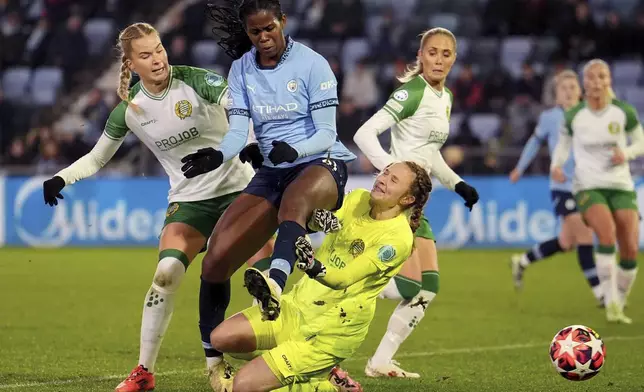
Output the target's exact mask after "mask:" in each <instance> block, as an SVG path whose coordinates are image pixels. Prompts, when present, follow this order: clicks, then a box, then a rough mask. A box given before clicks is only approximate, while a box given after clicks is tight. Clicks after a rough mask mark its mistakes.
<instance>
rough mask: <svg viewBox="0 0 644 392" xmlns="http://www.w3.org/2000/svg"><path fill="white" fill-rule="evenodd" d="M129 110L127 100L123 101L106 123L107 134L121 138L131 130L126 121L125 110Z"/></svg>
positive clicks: (117, 138)
mask: <svg viewBox="0 0 644 392" xmlns="http://www.w3.org/2000/svg"><path fill="white" fill-rule="evenodd" d="M126 111H127V102H125V101H121V103H119V104H118V105H117V106H116V107H115V108H114V110H112V113H110V117H109V118H108V119H107V123H106V124H105V134H106V135H107V137H109V138H110V139H114V140H121V139H123V138H124V137H125V136H126V135H127V133H128V131H129V130H130V129H129V128H128V127H127V124H126V123H125V112H126Z"/></svg>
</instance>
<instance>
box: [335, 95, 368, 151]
mask: <svg viewBox="0 0 644 392" xmlns="http://www.w3.org/2000/svg"><path fill="white" fill-rule="evenodd" d="M337 123H338V137H339V138H340V141H342V142H343V143H347V144H353V135H354V134H355V133H356V131H357V130H358V128H360V126H361V125H362V121H361V118H360V115H359V113H358V111H357V109H356V106H355V104H354V103H353V100H352V99H351V98H344V99H342V100H341V101H340V106H339V107H338V119H337Z"/></svg>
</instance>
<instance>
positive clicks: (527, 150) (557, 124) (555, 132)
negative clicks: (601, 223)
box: [517, 106, 575, 192]
mask: <svg viewBox="0 0 644 392" xmlns="http://www.w3.org/2000/svg"><path fill="white" fill-rule="evenodd" d="M563 126H564V110H563V108H561V107H560V106H557V107H554V108H552V109H548V110H544V111H543V112H542V113H541V115H540V116H539V121H538V122H537V127H536V129H535V131H534V135H533V136H532V137H531V138H530V140H529V141H528V143H526V145H525V147H524V149H523V153H522V154H521V159H520V160H519V163H518V164H517V167H518V168H519V170H520V171H522V172H523V171H524V170H525V169H527V167H528V166H529V165H530V162H532V159H534V157H535V156H536V154H537V152H538V150H539V146H540V145H541V143H544V142H547V143H548V150H549V151H550V157H551V158H552V155H553V153H554V150H555V147H556V146H557V142H558V141H559V132H561V129H562V127H563ZM562 169H563V172H564V174H565V176H566V182H565V183H558V182H556V181H554V180H552V179H550V189H552V190H556V191H565V192H572V177H573V175H574V171H575V161H574V157H573V156H572V151H571V154H570V158H568V160H567V161H566V163H565V164H564V165H563V167H562Z"/></svg>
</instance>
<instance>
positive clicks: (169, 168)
mask: <svg viewBox="0 0 644 392" xmlns="http://www.w3.org/2000/svg"><path fill="white" fill-rule="evenodd" d="M119 49H120V50H121V55H122V65H121V74H120V84H119V88H118V95H119V97H120V98H121V99H122V100H123V101H122V102H121V103H120V104H119V105H118V106H117V107H116V108H115V109H114V110H113V111H112V113H111V114H110V117H109V119H108V121H107V124H106V125H105V131H104V133H103V135H102V136H101V138H100V139H99V140H98V142H97V143H96V146H95V147H94V148H93V149H92V151H90V152H89V153H88V154H87V155H85V156H84V157H82V158H80V159H79V160H78V161H76V162H74V163H73V164H72V165H71V166H69V167H68V168H66V169H64V170H62V171H60V172H59V173H58V174H56V176H54V177H53V178H52V179H50V180H47V181H45V183H44V197H45V202H46V203H48V204H49V205H56V204H58V201H57V198H60V199H62V198H63V197H62V195H61V194H60V192H61V190H62V189H63V187H65V185H70V184H73V183H74V182H76V181H78V180H81V179H83V178H87V177H89V176H92V175H93V174H95V173H96V172H98V170H99V169H100V168H101V167H103V166H104V165H105V164H106V163H107V162H108V161H109V160H110V159H111V158H112V156H113V155H114V153H115V152H116V150H118V148H119V146H120V145H121V144H122V143H123V140H124V139H125V137H126V135H127V134H128V133H129V132H130V131H131V132H133V133H134V134H135V135H136V136H137V137H138V138H139V139H140V140H141V141H142V142H143V143H144V144H145V145H146V146H147V147H148V148H149V149H150V150H152V152H153V153H154V155H155V156H156V157H157V159H158V160H159V163H161V165H162V166H163V168H164V169H165V171H166V173H167V174H168V176H169V177H170V192H169V194H168V201H169V203H170V204H169V206H168V210H167V213H166V219H165V223H164V228H163V232H162V233H161V237H160V242H159V263H158V265H157V269H156V272H155V274H154V279H153V281H152V287H151V288H150V290H149V291H148V293H147V294H146V296H145V301H144V304H143V319H142V323H141V346H140V353H139V362H138V366H137V367H136V368H135V369H134V370H133V371H132V373H131V374H130V375H129V376H128V377H127V378H126V379H125V381H123V382H122V383H120V384H119V385H118V387H117V388H116V391H118V392H132V391H147V390H151V389H153V388H154V386H155V380H154V375H153V373H154V365H155V362H156V360H157V356H158V354H159V349H160V347H161V342H162V340H163V336H164V335H165V332H166V330H167V328H168V324H169V323H170V318H171V316H172V311H173V307H174V297H175V294H176V292H177V290H178V288H179V286H180V284H181V280H182V279H183V276H184V275H185V273H186V269H187V268H188V266H189V265H190V262H191V261H192V260H193V259H194V258H195V256H196V255H197V254H198V253H199V252H200V251H201V250H202V249H203V248H204V246H205V245H206V239H207V238H208V237H209V236H210V234H211V233H212V230H213V228H214V226H215V224H216V223H217V220H219V217H220V216H221V215H222V213H223V212H224V210H225V209H226V208H227V207H228V205H229V204H230V203H231V202H232V201H233V200H234V199H235V198H236V197H237V196H238V195H239V192H240V191H241V190H242V189H244V187H246V185H247V184H248V182H249V181H250V179H251V178H252V176H253V169H252V168H251V166H250V165H245V164H243V163H242V162H240V161H239V159H232V160H229V161H228V162H226V163H225V164H224V165H222V166H221V167H219V168H218V169H217V170H215V171H212V172H210V173H208V174H206V175H204V176H201V177H198V178H194V179H186V178H184V176H183V174H182V172H181V169H180V168H181V162H180V160H181V157H183V156H185V155H186V154H187V153H189V152H192V151H194V150H196V149H199V148H206V147H209V146H217V145H218V144H219V143H220V142H221V140H222V139H223V137H224V134H225V133H226V132H227V131H228V120H227V118H226V111H225V105H226V100H227V98H226V97H227V95H226V92H227V90H228V87H227V82H226V80H225V79H224V78H223V77H221V76H219V75H217V74H215V73H213V72H209V71H206V70H203V69H199V68H193V67H186V66H171V65H170V64H168V57H167V54H166V51H165V49H164V48H163V45H162V44H161V40H160V38H159V35H158V33H157V31H156V30H155V29H154V27H152V26H150V25H149V24H146V23H136V24H133V25H131V26H129V27H127V28H126V29H125V30H123V32H121V34H120V36H119ZM131 72H136V73H137V74H138V75H139V76H140V77H141V81H140V82H139V83H137V84H135V85H134V86H133V87H132V89H131V90H130V91H128V87H129V84H130V78H131ZM268 254H270V249H264V250H262V251H260V252H259V253H258V255H257V257H266V256H267V255H268ZM251 256H253V255H250V256H249V258H250V257H251ZM229 287H230V282H225V284H224V285H212V284H210V283H208V282H207V281H204V280H202V281H201V289H200V295H199V313H200V316H199V328H200V330H201V336H202V339H201V340H202V342H203V345H204V350H205V352H206V357H207V358H206V359H207V363H208V367H209V369H210V370H211V373H212V374H217V375H218V374H219V372H217V371H215V370H216V368H217V367H218V366H221V364H220V362H221V361H220V360H219V358H218V357H216V354H217V353H216V352H215V351H214V350H213V349H212V347H211V346H210V332H211V331H212V330H213V329H214V327H216V326H217V325H218V324H219V323H220V322H221V321H223V319H224V317H223V314H219V313H218V312H217V310H216V304H215V303H214V302H213V300H219V299H220V298H221V297H223V296H228V295H229V293H228V291H227V290H229ZM217 317H221V319H217ZM214 379H215V380H218V379H219V377H214Z"/></svg>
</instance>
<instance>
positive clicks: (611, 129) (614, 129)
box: [608, 121, 621, 135]
mask: <svg viewBox="0 0 644 392" xmlns="http://www.w3.org/2000/svg"><path fill="white" fill-rule="evenodd" d="M620 128H621V127H620V126H619V123H618V122H617V121H611V123H610V124H608V133H610V134H611V135H617V134H618V133H619V131H620Z"/></svg>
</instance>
